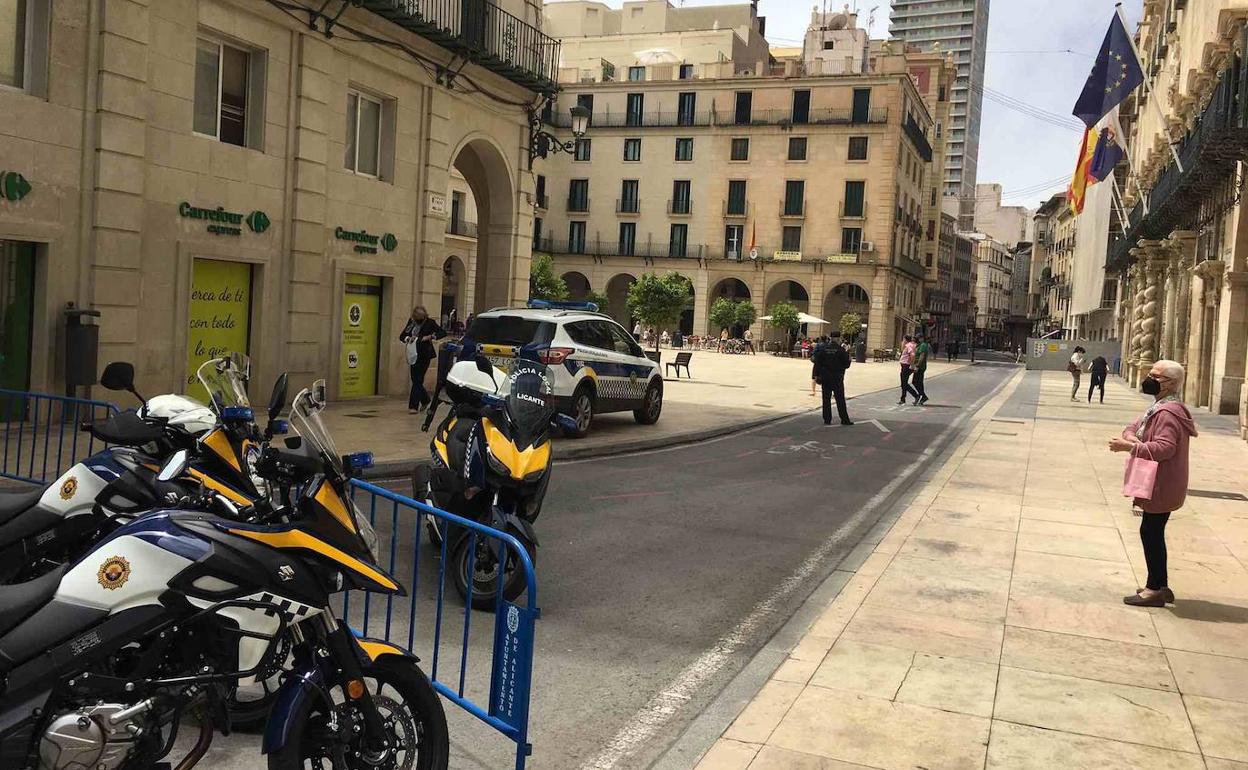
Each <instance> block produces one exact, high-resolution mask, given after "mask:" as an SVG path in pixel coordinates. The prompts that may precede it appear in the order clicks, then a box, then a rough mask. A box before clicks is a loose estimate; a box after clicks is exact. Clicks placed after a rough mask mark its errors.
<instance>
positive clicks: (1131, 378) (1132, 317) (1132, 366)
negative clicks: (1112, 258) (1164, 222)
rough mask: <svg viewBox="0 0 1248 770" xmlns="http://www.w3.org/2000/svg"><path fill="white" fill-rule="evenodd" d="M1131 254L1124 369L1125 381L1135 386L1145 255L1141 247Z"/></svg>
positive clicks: (1137, 375)
mask: <svg viewBox="0 0 1248 770" xmlns="http://www.w3.org/2000/svg"><path fill="white" fill-rule="evenodd" d="M1131 255H1132V256H1134V257H1135V259H1136V261H1135V262H1134V263H1132V265H1131V268H1130V270H1129V271H1128V275H1129V276H1130V284H1131V311H1130V313H1129V315H1128V318H1129V323H1128V327H1127V328H1128V332H1127V335H1126V337H1127V342H1126V350H1127V354H1126V356H1125V359H1126V366H1125V369H1126V373H1127V381H1128V382H1130V383H1131V387H1135V386H1136V385H1138V384H1139V370H1140V351H1141V349H1142V341H1143V332H1142V330H1141V326H1140V324H1141V320H1142V319H1143V312H1144V289H1145V281H1144V265H1145V260H1146V259H1147V257H1146V256H1145V253H1144V250H1143V249H1142V248H1135V249H1132V250H1131Z"/></svg>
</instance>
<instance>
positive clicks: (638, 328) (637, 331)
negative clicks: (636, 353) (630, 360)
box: [633, 321, 641, 342]
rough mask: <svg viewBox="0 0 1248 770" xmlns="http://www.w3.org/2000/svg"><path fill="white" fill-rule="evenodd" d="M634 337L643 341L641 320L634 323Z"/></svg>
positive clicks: (638, 340)
mask: <svg viewBox="0 0 1248 770" xmlns="http://www.w3.org/2000/svg"><path fill="white" fill-rule="evenodd" d="M633 339H634V340H636V341H637V342H641V321H638V322H637V323H635V324H633Z"/></svg>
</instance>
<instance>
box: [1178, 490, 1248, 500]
mask: <svg viewBox="0 0 1248 770" xmlns="http://www.w3.org/2000/svg"><path fill="white" fill-rule="evenodd" d="M1187 494H1188V495H1189V496H1191V497H1212V498H1213V499H1214V500H1243V501H1244V502H1248V497H1244V496H1243V495H1241V494H1240V493H1238V492H1218V491H1216V490H1213V489H1189V490H1187Z"/></svg>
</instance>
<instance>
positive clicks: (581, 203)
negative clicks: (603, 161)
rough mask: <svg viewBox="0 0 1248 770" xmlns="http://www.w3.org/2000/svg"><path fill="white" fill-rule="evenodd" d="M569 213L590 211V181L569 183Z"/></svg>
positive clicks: (576, 180)
mask: <svg viewBox="0 0 1248 770" xmlns="http://www.w3.org/2000/svg"><path fill="white" fill-rule="evenodd" d="M568 211H589V180H588V179H572V180H570V181H569V182H568Z"/></svg>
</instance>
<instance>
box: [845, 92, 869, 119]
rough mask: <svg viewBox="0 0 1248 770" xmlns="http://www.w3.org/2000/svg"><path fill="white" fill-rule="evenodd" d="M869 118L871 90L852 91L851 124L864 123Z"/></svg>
mask: <svg viewBox="0 0 1248 770" xmlns="http://www.w3.org/2000/svg"><path fill="white" fill-rule="evenodd" d="M870 117H871V89H870V88H855V89H854V109H853V113H852V115H850V122H851V123H866V122H867V121H868V120H869V119H870Z"/></svg>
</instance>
